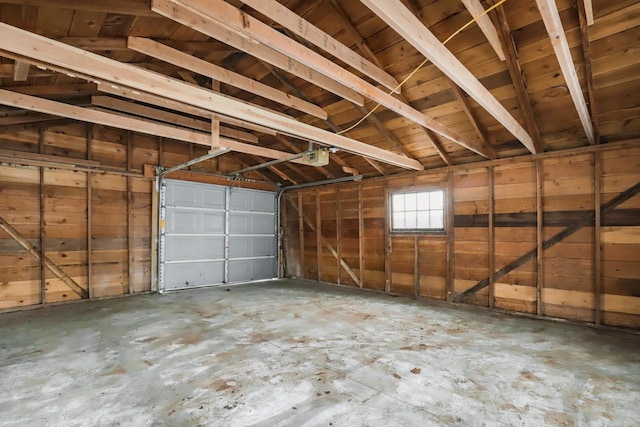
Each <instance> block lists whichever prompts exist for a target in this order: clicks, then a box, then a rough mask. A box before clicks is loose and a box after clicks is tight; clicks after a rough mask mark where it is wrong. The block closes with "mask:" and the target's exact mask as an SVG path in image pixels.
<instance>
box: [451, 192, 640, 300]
mask: <svg viewBox="0 0 640 427" xmlns="http://www.w3.org/2000/svg"><path fill="white" fill-rule="evenodd" d="M638 193H640V182H638V183H636V184H635V185H632V186H631V187H629V188H628V189H626V190H625V191H623V192H622V193H620V194H618V195H617V196H616V197H614V198H613V199H611V200H609V201H608V202H607V203H605V204H603V205H602V206H601V207H600V215H601V216H602V214H605V213H607V212H609V211H612V210H613V209H615V208H616V207H618V206H620V205H621V204H622V203H624V202H626V201H627V200H629V199H631V198H632V197H633V196H635V195H636V194H638ZM595 218H596V212H594V211H591V212H588V213H587V214H585V215H584V216H582V217H581V218H579V219H578V220H577V221H576V222H574V223H573V224H571V225H570V226H569V227H567V228H565V229H563V230H562V231H560V232H559V233H557V234H555V235H553V236H552V237H550V238H549V239H547V240H545V241H544V242H542V250H547V249H549V248H551V247H553V246H555V245H556V244H558V243H560V242H562V241H563V240H565V239H566V238H567V237H569V236H571V235H573V234H575V233H576V232H578V231H579V230H581V229H582V228H584V227H587V226H589V225H593V224H594V221H595ZM537 255H538V248H537V247H536V248H534V249H532V250H530V251H529V252H527V253H525V254H524V255H522V256H521V257H519V258H517V259H515V260H513V261H512V262H510V263H509V264H507V265H506V266H504V267H502V268H501V269H500V270H498V271H495V272H493V274H492V276H491V279H493V281H496V280H500V278H502V277H504V276H506V275H507V274H509V273H511V272H512V271H514V270H515V269H517V268H519V267H520V266H522V265H524V264H525V263H526V262H527V261H529V260H531V259H534V258H536V257H537ZM491 279H490V278H489V277H487V278H485V279H483V280H481V281H479V282H478V283H476V284H475V285H474V286H472V287H471V288H469V289H467V290H466V291H464V292H462V293H460V294H458V295H456V296H455V297H454V298H453V301H455V302H461V301H463V300H464V299H465V298H467V297H469V296H471V295H473V294H475V293H477V292H478V291H480V290H482V289H484V288H486V287H487V286H489V282H490V280H491Z"/></svg>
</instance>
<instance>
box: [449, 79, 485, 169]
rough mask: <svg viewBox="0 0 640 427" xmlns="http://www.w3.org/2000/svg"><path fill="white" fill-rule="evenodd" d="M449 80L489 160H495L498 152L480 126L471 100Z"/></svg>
mask: <svg viewBox="0 0 640 427" xmlns="http://www.w3.org/2000/svg"><path fill="white" fill-rule="evenodd" d="M447 80H448V81H449V86H451V90H452V91H453V94H454V95H455V96H456V99H457V100H458V102H460V104H461V105H462V110H463V111H464V114H465V115H466V116H467V118H468V119H469V122H471V126H473V130H475V131H476V134H477V135H478V138H480V143H481V144H482V145H483V146H484V147H485V149H486V150H487V152H488V153H489V159H491V160H493V159H495V158H496V152H495V151H494V149H493V147H492V146H491V142H490V141H489V137H488V136H487V132H486V131H485V130H484V129H483V128H482V127H481V126H480V123H478V118H477V117H476V115H475V114H474V113H473V110H472V109H471V104H470V103H469V100H468V99H467V97H466V96H465V94H464V92H463V91H462V89H460V88H459V87H458V85H457V84H455V82H453V81H451V79H449V78H448V77H447Z"/></svg>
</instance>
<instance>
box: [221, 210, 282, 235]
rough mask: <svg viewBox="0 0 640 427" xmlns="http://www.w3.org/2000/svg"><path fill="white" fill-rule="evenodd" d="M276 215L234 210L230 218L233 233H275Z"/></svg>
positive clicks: (230, 228) (230, 230) (230, 231)
mask: <svg viewBox="0 0 640 427" xmlns="http://www.w3.org/2000/svg"><path fill="white" fill-rule="evenodd" d="M274 228H275V217H274V216H273V215H266V214H263V215H255V214H250V213H238V212H234V213H233V215H231V216H230V218H229V233H231V234H273V233H274Z"/></svg>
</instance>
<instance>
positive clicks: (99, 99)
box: [91, 96, 258, 144]
mask: <svg viewBox="0 0 640 427" xmlns="http://www.w3.org/2000/svg"><path fill="white" fill-rule="evenodd" d="M91 104H92V105H96V106H98V107H105V108H108V109H110V110H115V111H121V112H123V113H126V114H133V115H135V116H140V117H145V118H148V119H152V120H156V121H162V122H166V123H169V124H172V125H176V126H181V127H186V128H190V129H196V130H201V131H204V132H208V131H210V130H211V122H210V121H203V120H197V119H194V118H191V117H187V116H183V115H181V114H176V113H170V112H168V111H164V110H160V109H157V108H153V107H147V106H145V105H140V104H136V103H133V102H129V101H124V100H122V99H117V98H113V97H110V96H93V97H91ZM220 135H221V136H224V137H227V138H233V139H237V140H239V141H246V142H250V143H252V144H257V143H258V137H257V136H255V135H254V134H252V133H249V132H243V131H241V130H238V129H232V128H229V127H225V126H221V127H220Z"/></svg>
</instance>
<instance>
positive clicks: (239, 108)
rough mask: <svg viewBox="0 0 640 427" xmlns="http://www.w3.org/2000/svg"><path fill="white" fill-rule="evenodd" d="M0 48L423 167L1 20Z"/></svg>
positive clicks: (364, 153)
mask: <svg viewBox="0 0 640 427" xmlns="http://www.w3.org/2000/svg"><path fill="white" fill-rule="evenodd" d="M0 51H3V52H4V53H3V55H5V56H7V55H9V57H11V58H12V59H17V58H19V59H25V58H27V60H28V61H29V62H31V63H35V64H45V65H48V66H49V67H55V68H58V69H61V70H72V71H75V72H77V73H78V74H79V75H80V77H83V78H89V79H98V80H103V81H105V82H108V84H112V85H114V86H115V85H122V86H125V87H134V88H137V89H139V91H142V92H152V93H155V94H157V95H159V96H163V97H166V98H168V99H174V100H177V101H180V102H184V103H187V104H190V105H193V106H196V107H200V108H205V109H208V110H211V111H212V112H215V113H221V114H225V115H228V116H232V117H235V118H237V119H240V120H247V121H250V122H252V123H255V124H259V125H262V126H267V127H271V128H273V129H276V130H280V131H283V132H286V133H289V134H294V135H296V136H298V137H300V138H304V139H308V140H311V141H314V142H317V143H320V144H322V145H329V146H334V147H337V148H339V149H342V150H345V151H348V152H351V153H354V154H357V155H361V156H364V157H370V158H373V159H376V160H380V161H381V162H385V163H390V164H395V165H397V166H400V167H404V168H408V169H415V170H422V169H424V167H423V166H422V165H421V164H420V163H419V162H417V161H415V160H411V159H408V158H406V157H405V156H401V155H398V154H395V153H391V152H388V151H386V150H382V149H379V148H377V147H373V146H371V145H368V144H364V143H362V142H359V141H356V140H353V139H351V138H347V137H344V136H341V135H336V134H333V133H331V132H327V131H325V130H322V129H319V128H316V127H314V126H310V125H308V124H305V123H301V122H298V121H296V120H294V119H292V118H289V117H286V116H282V115H280V114H275V113H273V112H270V111H268V110H266V109H264V108H256V107H255V106H252V105H250V104H247V103H243V102H239V101H237V100H234V99H232V98H229V97H225V96H223V95H221V94H217V93H215V92H212V91H208V90H206V89H203V88H199V87H195V86H193V85H190V84H187V83H184V82H181V81H179V80H176V79H172V78H169V77H166V76H163V75H159V74H157V73H153V72H149V71H146V70H142V69H138V68H136V67H134V66H131V65H128V64H123V63H121V62H118V61H114V60H111V59H109V58H105V57H102V56H100V55H96V54H94V53H91V52H86V51H83V50H80V49H77V48H74V47H72V46H68V45H65V44H63V43H59V42H56V41H54V40H50V39H47V38H45V37H42V36H39V35H36V34H33V33H30V32H28V31H24V30H20V29H19V28H16V27H12V26H10V25H7V24H4V23H0Z"/></svg>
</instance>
